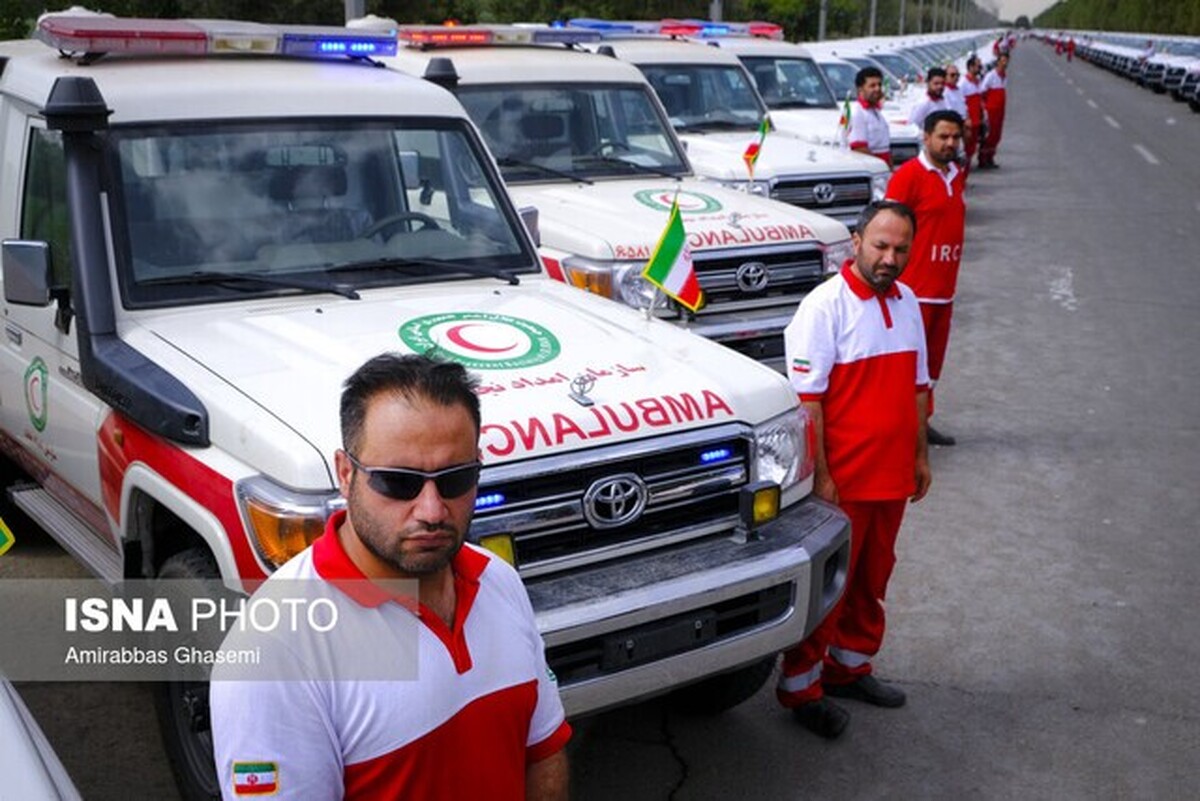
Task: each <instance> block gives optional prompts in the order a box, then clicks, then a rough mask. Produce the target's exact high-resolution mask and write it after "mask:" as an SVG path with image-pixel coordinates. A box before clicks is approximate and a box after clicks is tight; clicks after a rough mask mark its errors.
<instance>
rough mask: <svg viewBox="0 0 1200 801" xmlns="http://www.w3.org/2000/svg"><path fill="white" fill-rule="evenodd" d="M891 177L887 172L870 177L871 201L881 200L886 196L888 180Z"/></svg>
mask: <svg viewBox="0 0 1200 801" xmlns="http://www.w3.org/2000/svg"><path fill="white" fill-rule="evenodd" d="M891 177H892V174H891V173H889V172H881V173H879V174H878V175H872V176H871V200H883V199H884V198H885V197H886V196H887V188H888V180H889V179H890V178H891Z"/></svg>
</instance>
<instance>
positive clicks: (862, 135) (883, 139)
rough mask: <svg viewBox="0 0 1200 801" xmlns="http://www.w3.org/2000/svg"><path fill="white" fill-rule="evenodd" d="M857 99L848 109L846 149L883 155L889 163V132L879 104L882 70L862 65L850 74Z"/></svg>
mask: <svg viewBox="0 0 1200 801" xmlns="http://www.w3.org/2000/svg"><path fill="white" fill-rule="evenodd" d="M854 85H855V87H857V88H858V102H857V103H856V104H855V106H854V108H852V109H851V111H850V120H849V122H848V125H849V132H848V134H847V138H848V141H849V145H850V149H851V150H857V151H858V152H860V153H866V154H868V155H871V156H875V157H876V158H880V159H883V160H884V161H885V162H886V163H887V165H888V166H889V167H890V166H892V136H891V134H890V133H888V124H887V120H885V119H884V118H883V113H882V112H881V111H880V108H881V106H882V104H883V72H882V71H881V70H880V69H879V68H878V67H863V68H862V69H860V70H859V71H858V73H857V74H856V75H855V76H854Z"/></svg>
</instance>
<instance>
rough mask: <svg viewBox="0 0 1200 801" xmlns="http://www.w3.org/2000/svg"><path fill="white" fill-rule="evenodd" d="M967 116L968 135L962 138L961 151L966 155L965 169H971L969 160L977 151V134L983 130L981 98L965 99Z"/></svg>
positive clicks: (973, 96)
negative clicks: (968, 121)
mask: <svg viewBox="0 0 1200 801" xmlns="http://www.w3.org/2000/svg"><path fill="white" fill-rule="evenodd" d="M967 116H968V117H970V119H971V129H970V133H968V134H967V135H966V136H964V137H963V149H964V150H965V151H966V154H967V168H968V169H970V167H971V159H973V158H974V157H975V151H976V150H978V149H979V132H980V131H981V130H983V98H982V97H980V96H979V95H977V94H976V95H971V96H970V97H968V98H967Z"/></svg>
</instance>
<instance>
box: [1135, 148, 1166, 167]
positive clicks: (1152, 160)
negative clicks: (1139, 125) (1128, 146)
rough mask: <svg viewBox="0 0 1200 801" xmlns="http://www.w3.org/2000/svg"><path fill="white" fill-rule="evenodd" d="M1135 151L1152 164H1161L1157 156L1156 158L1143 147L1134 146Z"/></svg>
mask: <svg viewBox="0 0 1200 801" xmlns="http://www.w3.org/2000/svg"><path fill="white" fill-rule="evenodd" d="M1133 149H1134V150H1136V151H1137V152H1138V155H1140V156H1141V157H1142V158H1144V159H1145V160H1146V161H1147V162H1149V163H1150V164H1159V163H1160V162H1159V160H1158V157H1157V156H1155V155H1154V154H1153V153H1151V152H1150V151H1149V150H1147V149H1146V148H1144V147H1142V146H1141V145H1134V146H1133Z"/></svg>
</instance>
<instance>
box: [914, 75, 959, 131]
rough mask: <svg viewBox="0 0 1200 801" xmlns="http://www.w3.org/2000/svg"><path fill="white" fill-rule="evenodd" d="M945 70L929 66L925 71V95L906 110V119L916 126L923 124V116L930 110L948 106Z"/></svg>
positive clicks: (920, 126) (921, 126)
mask: <svg viewBox="0 0 1200 801" xmlns="http://www.w3.org/2000/svg"><path fill="white" fill-rule="evenodd" d="M945 90H946V70H944V69H942V68H941V67H930V68H929V71H928V72H926V73H925V96H924V97H923V98H921V99H920V100H918V101H917V102H916V103H914V104H913V107H912V109H911V110H910V111H909V112H908V121H909V122H910V123H912V124H913V125H915V126H917V127H918V128H923V127H924V126H925V118H926V117H928V116H929V113H930V112H932V111H939V110H943V109H948V108H950V100H949V99H948V98H947V97H946V96H945Z"/></svg>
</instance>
